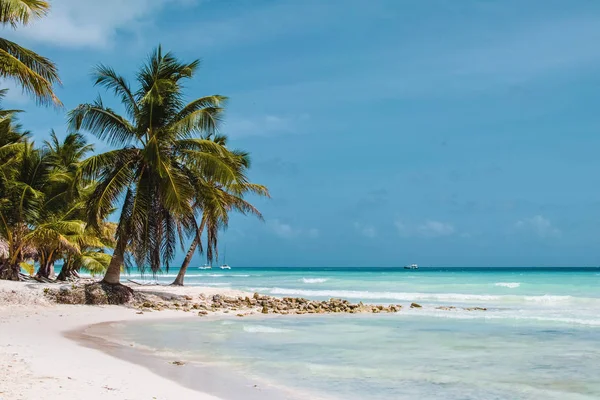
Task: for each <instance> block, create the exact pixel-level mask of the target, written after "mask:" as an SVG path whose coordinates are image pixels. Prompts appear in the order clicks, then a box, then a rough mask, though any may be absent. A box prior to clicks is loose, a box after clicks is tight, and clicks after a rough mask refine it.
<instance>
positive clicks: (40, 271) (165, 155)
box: [0, 0, 268, 284]
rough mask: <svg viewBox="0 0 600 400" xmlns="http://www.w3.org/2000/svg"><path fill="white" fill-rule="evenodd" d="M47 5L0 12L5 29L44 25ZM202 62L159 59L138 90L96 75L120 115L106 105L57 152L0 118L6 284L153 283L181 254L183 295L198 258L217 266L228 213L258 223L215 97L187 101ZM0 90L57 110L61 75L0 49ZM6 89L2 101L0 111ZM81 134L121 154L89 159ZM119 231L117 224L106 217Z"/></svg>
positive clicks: (0, 235) (53, 144)
mask: <svg viewBox="0 0 600 400" xmlns="http://www.w3.org/2000/svg"><path fill="white" fill-rule="evenodd" d="M49 9H50V4H49V2H47V1H44V0H0V23H1V24H3V25H4V26H5V27H11V28H13V29H16V28H18V27H19V26H22V25H27V24H28V23H30V22H31V21H33V20H35V19H38V18H41V17H43V16H45V15H46V14H47V13H48V12H49ZM199 65H200V62H199V61H198V60H195V61H192V62H182V61H180V60H178V59H177V58H176V57H175V56H174V55H173V54H171V53H163V51H162V49H161V48H160V47H158V48H157V49H156V51H154V52H153V54H152V55H151V56H150V57H149V59H148V61H147V62H146V63H145V64H144V65H142V67H141V68H140V69H139V70H138V72H137V74H136V78H135V87H132V86H131V85H130V84H129V82H128V81H127V80H126V79H124V78H123V77H122V76H121V75H119V74H117V73H116V72H115V71H114V70H113V69H112V68H110V67H108V66H105V65H100V66H98V67H97V68H96V70H95V84H96V85H98V86H101V87H103V88H105V89H107V90H108V91H109V92H111V93H112V94H113V95H114V96H115V97H116V98H117V99H118V101H119V102H120V107H121V109H123V110H124V113H122V114H119V113H117V112H116V111H115V110H114V109H112V108H110V107H109V106H107V105H105V104H104V102H103V100H102V98H100V97H99V98H98V99H97V100H96V101H94V102H91V103H87V104H81V105H79V106H78V107H77V108H75V109H74V110H72V111H71V112H70V113H69V115H68V120H69V128H70V132H71V133H69V134H68V135H66V136H65V138H64V139H63V140H62V141H61V140H60V139H59V138H58V136H57V135H56V134H55V133H54V132H51V133H50V135H49V140H47V141H45V142H44V143H43V144H42V145H41V146H36V144H35V143H34V142H33V141H31V139H30V134H29V133H28V132H26V131H24V130H23V129H22V128H21V126H20V125H19V124H18V123H17V122H16V116H17V114H19V113H20V111H19V110H2V109H0V279H13V280H17V279H20V278H21V277H22V276H23V275H22V274H21V271H22V270H25V271H27V272H29V273H30V274H31V275H33V274H34V272H35V271H36V268H35V267H36V266H37V272H35V274H36V277H37V278H38V279H42V280H45V279H48V278H50V277H53V276H54V275H55V274H54V265H55V264H56V263H61V262H62V264H63V267H62V269H61V273H60V274H59V276H58V279H60V280H65V279H70V278H76V277H78V273H79V271H80V270H87V271H89V272H91V273H92V274H102V273H105V276H104V282H105V283H109V284H118V283H119V280H120V274H121V271H122V269H123V268H124V267H127V266H130V265H132V264H133V263H135V264H136V265H137V266H138V268H139V269H140V270H141V271H144V270H145V269H147V268H149V269H150V270H151V271H152V272H153V273H156V272H158V271H159V270H160V269H161V268H163V267H164V268H166V269H167V270H168V268H169V267H170V265H171V262H172V260H173V258H174V255H175V252H176V251H177V246H178V245H179V246H181V249H182V250H183V249H184V247H183V246H184V243H185V242H186V241H187V240H188V239H191V241H192V244H191V246H190V248H189V251H188V254H187V256H186V259H185V261H184V267H183V268H182V269H181V272H180V276H178V278H177V280H176V282H175V284H183V276H184V274H185V271H186V269H187V265H189V263H190V261H191V258H192V256H193V254H194V252H195V251H196V250H197V249H198V250H199V251H200V253H202V252H203V251H204V248H203V246H202V240H201V237H202V235H203V234H204V235H206V254H207V258H208V259H209V260H212V259H213V258H214V257H215V256H217V255H218V251H217V248H218V234H219V231H220V230H221V229H225V228H227V226H228V223H229V213H230V212H232V211H237V212H241V213H242V214H254V215H256V216H258V217H259V218H262V216H261V214H260V213H259V212H258V210H257V209H256V208H254V207H253V206H252V205H251V204H250V203H249V202H248V201H247V200H245V199H244V196H245V195H246V194H248V193H254V194H257V195H261V196H268V191H267V189H266V188H265V187H264V186H261V185H256V184H253V183H250V182H249V180H248V178H247V171H248V168H249V165H250V161H249V156H248V154H247V153H245V152H241V151H236V150H231V149H229V148H228V146H227V138H226V137H225V136H223V135H219V134H218V126H219V123H220V120H221V117H222V113H223V107H224V104H225V101H226V98H225V97H224V96H220V95H211V96H205V97H200V98H196V99H195V100H192V101H185V98H184V94H183V89H184V87H183V85H184V83H185V82H186V81H187V80H189V79H191V78H192V77H193V76H194V75H195V73H196V72H197V70H198V67H199ZM0 78H5V79H12V80H14V81H16V82H17V83H18V84H19V85H20V86H21V88H22V89H23V91H25V92H27V93H29V94H32V95H33V96H34V97H35V98H36V100H37V101H38V102H39V103H40V104H44V105H47V104H55V105H58V106H60V105H61V103H60V101H59V100H58V98H57V97H56V95H55V93H54V91H53V87H54V86H55V85H56V84H60V81H59V77H58V73H57V69H56V66H55V65H54V64H53V63H52V62H51V61H50V60H48V59H46V58H44V57H42V56H40V55H38V54H36V53H34V52H33V51H31V50H29V49H26V48H24V47H21V46H19V45H18V44H16V43H13V42H11V41H8V40H6V39H4V38H0ZM5 95H6V89H4V90H2V89H0V100H1V99H2V98H3V97H4V96H5ZM80 132H89V133H91V134H93V135H95V136H96V137H97V138H98V139H99V140H101V141H105V142H106V143H107V144H108V145H110V146H111V147H112V148H113V149H112V150H110V151H107V152H105V153H100V154H92V153H93V147H92V146H91V145H90V144H88V142H87V140H86V138H85V136H83V134H81V133H80ZM111 216H114V217H116V218H117V219H118V222H117V223H112V222H109V217H111Z"/></svg>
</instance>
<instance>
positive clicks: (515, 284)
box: [494, 282, 521, 289]
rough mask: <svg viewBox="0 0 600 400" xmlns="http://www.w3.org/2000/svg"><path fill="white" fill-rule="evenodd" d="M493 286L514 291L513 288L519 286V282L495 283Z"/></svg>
mask: <svg viewBox="0 0 600 400" xmlns="http://www.w3.org/2000/svg"><path fill="white" fill-rule="evenodd" d="M494 286H501V287H507V288H510V289H514V288H518V287H519V286H521V284H520V283H519V282H497V283H495V284H494Z"/></svg>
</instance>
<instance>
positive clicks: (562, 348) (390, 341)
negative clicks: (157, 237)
mask: <svg viewBox="0 0 600 400" xmlns="http://www.w3.org/2000/svg"><path fill="white" fill-rule="evenodd" d="M193 272H194V273H193V274H191V275H190V276H189V277H188V278H187V280H186V282H187V283H188V284H197V285H211V286H221V287H223V288H236V289H242V290H248V291H258V292H260V293H264V294H270V295H278V296H303V297H307V298H314V299H324V298H331V297H342V298H346V299H349V300H351V301H355V302H357V301H363V302H370V303H378V304H387V303H393V304H402V305H403V306H404V308H403V310H402V311H401V312H399V313H397V314H368V315H319V316H296V317H285V316H279V317H274V318H273V317H269V318H244V319H226V320H216V321H203V320H201V319H198V320H193V321H190V320H186V322H185V323H182V322H180V321H179V322H175V321H173V322H153V323H147V324H143V325H141V324H129V325H127V324H124V325H119V326H118V327H115V328H114V332H113V334H114V335H116V336H119V337H120V338H122V339H125V340H127V341H132V342H136V343H139V344H140V345H144V346H147V347H149V348H153V349H156V350H162V351H169V352H175V353H177V354H181V355H182V357H183V358H186V359H189V360H197V361H202V362H214V363H217V364H219V365H226V366H227V368H228V369H230V370H231V371H235V373H238V374H240V375H244V376H249V377H253V378H255V379H256V380H257V382H258V381H260V382H268V383H270V384H273V385H279V386H282V387H286V388H288V389H290V390H295V391H296V392H297V393H306V395H305V396H304V398H319V397H322V398H326V399H440V398H443V399H450V400H453V399H457V400H458V399H600V379H599V378H598V377H599V376H600V269H531V268H530V269H526V268H521V269H420V270H417V271H408V270H392V269H383V268H379V269H284V268H281V269H235V270H231V271H221V270H217V271H215V270H212V271H193ZM158 279H159V280H163V281H166V280H167V279H172V278H171V277H168V276H160V277H158ZM411 302H418V303H419V304H420V305H422V306H423V308H419V309H410V308H409V307H408V306H409V305H410V303H411ZM441 306H455V307H457V309H452V310H444V309H439V307H441ZM462 307H467V308H468V307H485V308H487V311H467V310H464V309H461V308H462ZM308 393H310V395H309V394H308ZM300 398H302V396H300Z"/></svg>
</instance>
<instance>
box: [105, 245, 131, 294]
mask: <svg viewBox="0 0 600 400" xmlns="http://www.w3.org/2000/svg"><path fill="white" fill-rule="evenodd" d="M126 245H127V238H126V237H125V235H122V237H121V238H119V241H118V242H117V245H116V246H115V251H114V253H113V256H112V258H111V259H110V264H108V268H107V269H106V274H104V278H103V279H102V283H108V284H109V285H119V284H120V283H121V267H122V266H123V263H124V261H125V246H126Z"/></svg>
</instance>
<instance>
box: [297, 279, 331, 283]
mask: <svg viewBox="0 0 600 400" xmlns="http://www.w3.org/2000/svg"><path fill="white" fill-rule="evenodd" d="M328 280H329V279H327V278H302V282H304V283H324V282H327V281H328Z"/></svg>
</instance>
